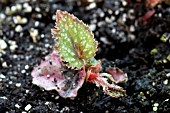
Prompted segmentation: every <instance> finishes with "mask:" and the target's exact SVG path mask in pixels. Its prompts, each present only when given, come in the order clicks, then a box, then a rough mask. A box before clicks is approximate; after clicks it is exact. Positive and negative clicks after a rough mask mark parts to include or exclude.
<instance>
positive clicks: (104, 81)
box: [86, 62, 126, 98]
mask: <svg viewBox="0 0 170 113" xmlns="http://www.w3.org/2000/svg"><path fill="white" fill-rule="evenodd" d="M100 71H101V65H100V62H99V63H98V64H96V65H95V66H91V67H89V68H88V70H87V76H86V81H88V82H91V83H94V84H96V86H97V87H100V86H102V88H103V91H104V92H105V93H106V94H107V95H109V96H111V97H114V98H118V97H121V96H125V95H126V91H125V90H123V88H121V87H119V86H117V85H116V84H114V82H115V80H113V77H112V75H110V74H108V73H99V72H100ZM106 77H107V78H106ZM108 79H110V80H111V81H112V84H110V83H109V82H108Z"/></svg>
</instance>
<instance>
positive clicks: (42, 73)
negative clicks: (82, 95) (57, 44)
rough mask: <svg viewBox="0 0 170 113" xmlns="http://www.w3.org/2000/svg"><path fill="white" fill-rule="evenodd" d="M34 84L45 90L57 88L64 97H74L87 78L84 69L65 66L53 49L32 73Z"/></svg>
mask: <svg viewBox="0 0 170 113" xmlns="http://www.w3.org/2000/svg"><path fill="white" fill-rule="evenodd" d="M31 75H32V77H33V81H32V82H33V84H35V85H37V86H40V87H42V88H44V89H45V90H56V91H58V93H59V95H60V96H61V97H63V98H74V97H76V96H77V92H78V90H79V88H80V87H82V85H83V83H84V79H85V72H84V69H81V70H70V69H68V68H67V67H65V66H63V65H62V63H61V60H60V58H59V56H58V54H57V53H56V52H55V51H53V52H52V53H51V54H50V55H48V56H46V57H45V61H42V62H41V64H40V65H39V66H37V67H36V68H35V69H34V70H33V71H32V73H31Z"/></svg>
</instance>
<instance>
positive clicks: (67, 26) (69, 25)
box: [52, 10, 98, 69]
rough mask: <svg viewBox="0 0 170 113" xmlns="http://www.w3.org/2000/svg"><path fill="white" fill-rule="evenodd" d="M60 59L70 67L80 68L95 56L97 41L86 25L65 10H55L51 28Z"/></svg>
mask: <svg viewBox="0 0 170 113" xmlns="http://www.w3.org/2000/svg"><path fill="white" fill-rule="evenodd" d="M52 34H53V37H54V38H55V39H56V42H57V45H56V46H55V49H56V50H57V51H59V54H60V57H61V59H62V61H64V62H66V63H67V66H68V67H71V68H72V69H73V68H74V69H80V68H82V67H83V66H85V65H86V63H87V62H88V60H89V59H90V58H92V57H94V56H95V53H96V51H97V45H98V43H97V42H96V41H95V39H94V36H93V34H92V31H91V30H90V29H89V27H88V26H87V25H85V24H84V23H83V22H82V21H80V20H79V19H78V18H76V17H75V16H74V15H71V14H69V13H68V12H65V11H60V10H57V12H56V29H52Z"/></svg>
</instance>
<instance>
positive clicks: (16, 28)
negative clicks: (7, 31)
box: [15, 25, 23, 32]
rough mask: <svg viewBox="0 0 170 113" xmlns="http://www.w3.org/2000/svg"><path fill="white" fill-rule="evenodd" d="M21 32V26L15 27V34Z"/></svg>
mask: <svg viewBox="0 0 170 113" xmlns="http://www.w3.org/2000/svg"><path fill="white" fill-rule="evenodd" d="M22 30H23V28H22V26H21V25H17V26H16V27H15V32H21V31H22Z"/></svg>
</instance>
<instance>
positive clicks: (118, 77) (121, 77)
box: [106, 67, 128, 84]
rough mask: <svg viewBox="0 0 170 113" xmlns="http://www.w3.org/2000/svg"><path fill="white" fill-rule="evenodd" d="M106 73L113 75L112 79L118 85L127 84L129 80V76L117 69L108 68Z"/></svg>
mask: <svg viewBox="0 0 170 113" xmlns="http://www.w3.org/2000/svg"><path fill="white" fill-rule="evenodd" d="M106 72H107V73H109V74H110V75H111V77H112V79H113V80H114V82H115V83H116V84H117V83H120V82H126V81H127V79H128V77H127V74H126V73H124V72H123V71H122V70H120V69H119V68H116V67H109V68H106Z"/></svg>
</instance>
